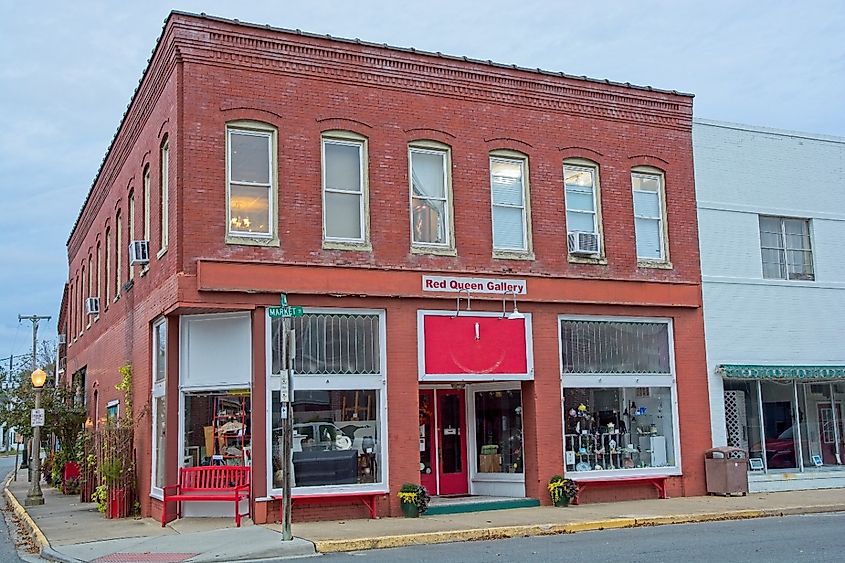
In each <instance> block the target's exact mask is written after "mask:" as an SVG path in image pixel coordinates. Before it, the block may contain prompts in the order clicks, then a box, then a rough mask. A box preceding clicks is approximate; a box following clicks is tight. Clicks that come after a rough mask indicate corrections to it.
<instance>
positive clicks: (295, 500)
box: [273, 492, 387, 519]
mask: <svg viewBox="0 0 845 563" xmlns="http://www.w3.org/2000/svg"><path fill="white" fill-rule="evenodd" d="M386 494H387V493H384V492H381V493H327V494H316V495H293V497H292V498H291V505H292V506H296V505H298V504H336V503H341V502H343V501H344V500H346V499H352V500H359V501H361V504H363V505H364V506H366V507H367V511H368V512H369V514H370V518H373V519H376V518H378V505H377V504H376V499H377V498H378V497H383V496H384V495H386ZM273 500H279V501H280V500H282V496H281V495H273Z"/></svg>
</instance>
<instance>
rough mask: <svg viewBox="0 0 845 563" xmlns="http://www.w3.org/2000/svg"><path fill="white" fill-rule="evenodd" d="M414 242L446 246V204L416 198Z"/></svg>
mask: <svg viewBox="0 0 845 563" xmlns="http://www.w3.org/2000/svg"><path fill="white" fill-rule="evenodd" d="M413 206H414V224H413V233H414V242H423V243H434V244H446V243H447V242H448V241H447V240H446V202H445V201H436V200H430V199H419V198H414V200H413Z"/></svg>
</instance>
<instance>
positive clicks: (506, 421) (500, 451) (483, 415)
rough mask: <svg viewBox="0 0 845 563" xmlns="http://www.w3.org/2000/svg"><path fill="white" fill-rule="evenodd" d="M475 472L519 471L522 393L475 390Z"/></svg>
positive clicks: (517, 391)
mask: <svg viewBox="0 0 845 563" xmlns="http://www.w3.org/2000/svg"><path fill="white" fill-rule="evenodd" d="M475 425H476V427H475V443H476V452H477V455H478V472H479V473H522V470H523V468H522V395H521V393H520V391H519V390H507V391H482V392H477V393H475Z"/></svg>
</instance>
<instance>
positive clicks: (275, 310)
mask: <svg viewBox="0 0 845 563" xmlns="http://www.w3.org/2000/svg"><path fill="white" fill-rule="evenodd" d="M279 303H280V305H279V306H278V307H268V308H267V312H268V313H269V314H270V318H271V319H279V318H289V317H301V316H302V315H304V314H305V311H303V310H302V307H299V306H296V305H295V306H290V305H288V296H287V295H285V294H284V293H282V297H281V299H280V300H279Z"/></svg>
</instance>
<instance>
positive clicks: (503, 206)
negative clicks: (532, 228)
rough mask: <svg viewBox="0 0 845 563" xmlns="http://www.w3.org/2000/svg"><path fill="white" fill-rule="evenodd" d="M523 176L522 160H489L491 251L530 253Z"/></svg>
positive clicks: (494, 157) (497, 157) (491, 158)
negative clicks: (491, 210)
mask: <svg viewBox="0 0 845 563" xmlns="http://www.w3.org/2000/svg"><path fill="white" fill-rule="evenodd" d="M525 175H526V174H525V159H523V158H505V157H501V156H491V157H490V196H491V197H490V199H491V201H492V206H493V250H494V251H504V252H517V253H526V252H528V251H529V246H528V213H527V208H528V206H527V199H528V198H527V197H526V191H527V190H526V186H527V183H526V181H525Z"/></svg>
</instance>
